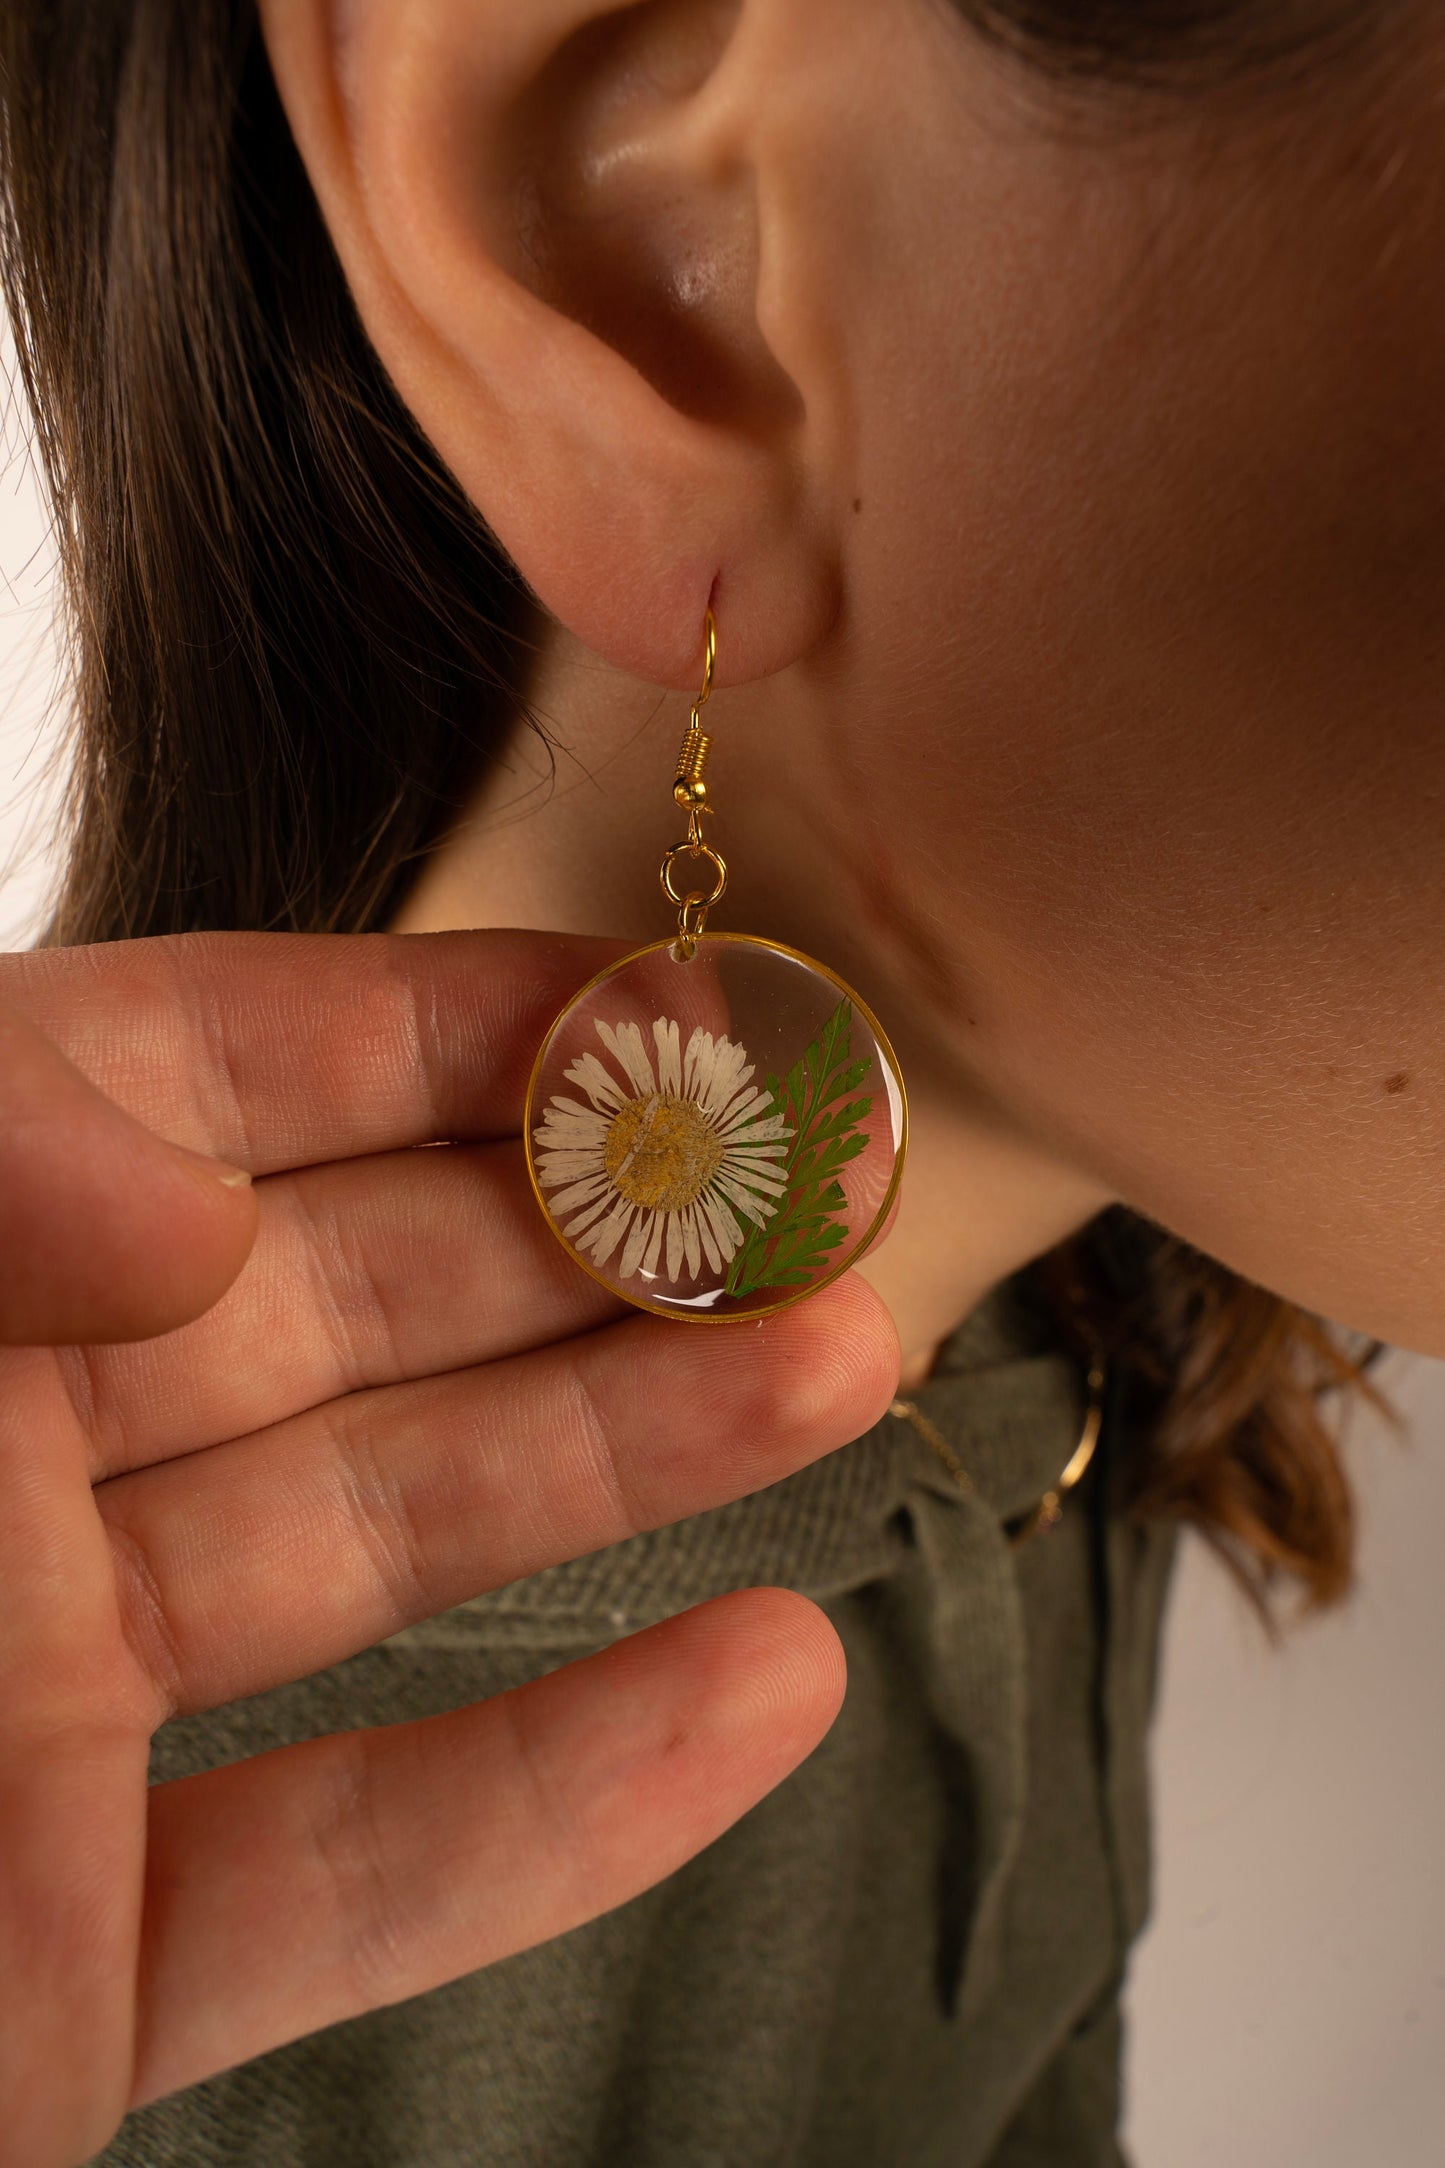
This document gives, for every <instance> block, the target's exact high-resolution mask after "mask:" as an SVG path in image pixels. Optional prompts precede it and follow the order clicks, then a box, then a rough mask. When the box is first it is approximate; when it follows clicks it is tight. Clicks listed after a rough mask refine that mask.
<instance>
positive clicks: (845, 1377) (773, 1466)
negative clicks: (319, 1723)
mask: <svg viewBox="0 0 1445 2168" xmlns="http://www.w3.org/2000/svg"><path fill="white" fill-rule="evenodd" d="M897 1375H898V1342H897V1336H896V1334H895V1333H894V1330H893V1326H892V1321H891V1320H890V1318H889V1316H888V1313H887V1311H886V1310H885V1309H884V1307H883V1304H882V1303H881V1302H880V1300H879V1299H878V1297H877V1296H876V1295H875V1294H874V1293H873V1291H872V1289H871V1288H870V1287H868V1285H867V1284H866V1282H864V1281H862V1280H860V1279H858V1278H857V1277H856V1276H853V1275H849V1276H848V1277H846V1278H844V1279H842V1280H840V1281H838V1282H837V1283H836V1284H835V1285H834V1286H832V1287H830V1288H827V1289H825V1290H824V1291H823V1292H822V1293H820V1294H818V1295H816V1296H814V1297H813V1298H812V1299H810V1300H809V1301H808V1302H807V1303H806V1304H805V1305H803V1306H802V1307H801V1308H793V1309H789V1310H784V1311H782V1312H781V1313H780V1314H777V1315H775V1316H773V1317H770V1318H766V1319H764V1320H761V1321H759V1322H754V1323H748V1322H742V1323H736V1324H729V1325H725V1326H719V1327H718V1328H717V1329H715V1330H711V1331H692V1332H689V1331H688V1330H686V1329H685V1328H679V1327H678V1326H677V1325H675V1324H672V1323H670V1322H667V1321H664V1320H659V1319H656V1318H644V1317H635V1318H630V1319H628V1320H626V1321H625V1322H623V1323H620V1324H614V1325H609V1326H607V1327H604V1328H603V1329H602V1330H601V1331H598V1332H594V1333H590V1334H587V1335H586V1336H585V1337H583V1338H582V1339H578V1340H569V1341H566V1342H564V1343H562V1344H561V1345H559V1346H555V1347H549V1348H536V1349H532V1350H530V1351H529V1352H528V1353H526V1354H523V1355H514V1356H512V1357H510V1358H508V1359H507V1360H505V1361H501V1362H494V1363H488V1364H486V1365H484V1366H483V1367H482V1368H480V1369H476V1370H468V1371H459V1372H456V1373H454V1374H452V1375H451V1376H448V1377H437V1378H430V1379H427V1380H424V1381H422V1382H420V1383H417V1384H411V1385H399V1386H385V1387H381V1388H379V1389H377V1390H374V1391H370V1392H362V1393H353V1394H350V1395H349V1396H348V1397H347V1398H345V1399H343V1400H339V1401H335V1402H333V1403H331V1404H330V1405H329V1406H327V1407H324V1408H314V1409H312V1410H310V1411H309V1412H308V1413H307V1414H305V1415H301V1416H296V1417H293V1418H292V1419H291V1420H290V1421H289V1422H286V1423H283V1424H279V1425H277V1426H275V1427H273V1428H271V1429H269V1430H265V1431H261V1432H259V1433H257V1434H256V1435H255V1436H253V1437H249V1438H238V1439H235V1440H233V1441H231V1442H230V1443H229V1444H226V1445H220V1446H213V1447H212V1448H211V1449H210V1450H209V1451H207V1452H203V1453H195V1454H191V1455H188V1456H186V1457H185V1458H183V1459H179V1460H172V1461H169V1462H166V1463H164V1464H162V1465H160V1466H157V1467H153V1468H145V1469H141V1470H138V1471H136V1472H135V1473H133V1474H130V1475H124V1476H119V1477H117V1478H116V1479H115V1480H114V1481H112V1482H109V1483H105V1484H102V1485H101V1487H100V1489H99V1490H98V1491H97V1492H96V1494H95V1496H96V1503H97V1505H98V1506H99V1508H100V1511H101V1514H102V1517H103V1518H104V1520H105V1523H106V1526H107V1529H108V1531H109V1532H110V1534H111V1536H112V1539H113V1550H114V1556H115V1560H116V1566H117V1574H118V1585H119V1591H120V1598H121V1602H122V1605H123V1607H124V1610H125V1613H126V1617H127V1624H128V1629H129V1638H130V1640H131V1643H132V1645H133V1647H135V1648H136V1649H137V1651H138V1652H139V1653H140V1654H141V1656H142V1659H143V1661H144V1662H145V1663H146V1666H147V1669H148V1671H149V1673H150V1676H151V1679H152V1681H153V1683H154V1686H155V1692H156V1704H157V1708H156V1720H157V1721H158V1722H159V1721H162V1720H164V1718H166V1717H168V1716H170V1715H173V1714H177V1713H182V1712H186V1711H190V1710H195V1709H203V1708H212V1707H215V1706H216V1705H217V1704H219V1703H221V1702H224V1701H231V1700H234V1699H236V1698H237V1697H238V1696H240V1695H243V1694H255V1693H260V1692H262V1691H264V1690H265V1689H266V1688H267V1687H271V1686H276V1685H279V1684H281V1683H282V1682H284V1681H285V1680H288V1679H294V1678H299V1677H301V1676H302V1675H303V1674H305V1673H307V1672H311V1671H316V1670H319V1669H321V1668H322V1667H323V1666H324V1665H327V1664H332V1663H336V1662H339V1661H340V1659H341V1658H343V1657H344V1656H348V1655H351V1654H353V1653H354V1652H355V1651H356V1650H357V1649H361V1648H367V1647H369V1646H371V1645H372V1644H373V1643H374V1642H376V1641H379V1640H382V1639H384V1638H385V1637H386V1636H387V1635H388V1634H392V1633H395V1632H397V1631H398V1630H399V1629H400V1628H401V1627H403V1626H406V1625H409V1624H411V1623H413V1622H414V1621H415V1620H417V1619H422V1618H427V1617H431V1616H433V1615H434V1614H435V1613H437V1612H439V1611H443V1610H446V1609H448V1608H449V1607H450V1606H452V1605H453V1604H457V1603H461V1602H463V1601H465V1599H466V1598H467V1597H469V1596H474V1595H476V1594H478V1593H479V1592H480V1591H482V1590H484V1589H491V1588H498V1587H501V1586H503V1585H504V1584H505V1583H507V1582H509V1581H514V1580H518V1579H520V1578H521V1577H522V1576H523V1575H526V1574H531V1573H536V1572H539V1571H540V1570H541V1569H542V1568H544V1567H546V1566H550V1565H555V1564H556V1563H557V1562H558V1561H560V1560H562V1559H569V1558H580V1557H583V1556H585V1555H586V1554H588V1553H590V1552H592V1551H597V1550H600V1549H602V1548H603V1547H604V1546H605V1545H608V1544H611V1543H617V1542H620V1541H622V1540H623V1539H624V1538H625V1537H628V1536H631V1535H635V1534H637V1533H638V1532H639V1531H640V1530H642V1529H644V1528H656V1527H661V1526H663V1525H664V1524H665V1523H667V1522H670V1521H675V1520H680V1519H682V1518H683V1517H684V1516H686V1515H690V1514H696V1513H703V1512H706V1511H707V1510H708V1509H709V1508H710V1507H713V1506H717V1505H722V1504H725V1503H726V1502H728V1501H729V1500H731V1499H734V1498H739V1497H742V1496H745V1495H746V1494H747V1493H749V1492H751V1491H754V1490H759V1489H762V1488H763V1487H764V1486H766V1485H768V1484H771V1483H776V1482H778V1481H779V1480H780V1479H781V1478H782V1477H783V1476H785V1475H788V1474H790V1473H792V1472H793V1471H794V1470H795V1469H797V1468H800V1467H803V1466H805V1465H806V1464H807V1463H808V1462H809V1461H812V1460H815V1459H816V1458H817V1457H818V1456H819V1455H820V1454H822V1453H825V1452H828V1451H830V1450H831V1449H832V1448H833V1447H835V1446H839V1445H842V1444H845V1443H846V1442H847V1441H848V1440H849V1439H852V1438H856V1437H858V1436H859V1435H860V1434H861V1433H862V1432H863V1431H865V1430H867V1429H868V1427H869V1426H870V1425H871V1424H872V1423H874V1422H875V1421H876V1420H877V1419H878V1417H879V1416H880V1415H881V1413H882V1411H883V1409H884V1408H885V1407H886V1406H887V1404H888V1400H889V1397H890V1395H891V1393H892V1392H893V1389H894V1386H895V1384H896V1382H897ZM747 1578H749V1576H748V1575H747V1574H746V1573H745V1574H744V1579H747Z"/></svg>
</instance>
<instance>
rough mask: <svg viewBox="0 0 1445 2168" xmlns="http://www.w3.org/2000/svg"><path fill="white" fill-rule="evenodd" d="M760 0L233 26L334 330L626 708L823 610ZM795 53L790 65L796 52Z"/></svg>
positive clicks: (797, 281) (783, 167)
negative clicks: (635, 685) (374, 366)
mask: <svg viewBox="0 0 1445 2168" xmlns="http://www.w3.org/2000/svg"><path fill="white" fill-rule="evenodd" d="M784 14H785V9H784V7H783V5H782V0H634V4H632V5H628V6H622V7H618V6H616V5H615V4H612V5H609V4H606V0H406V5H405V6H397V5H395V0H261V16H262V22H263V28H264V34H265V38H266V43H267V48H268V51H269V54H270V59H271V65H272V68H273V71H274V73H275V77H276V83H277V87H278V90H279V92H280V96H281V99H282V102H283V104H284V106H285V109H286V112H287V115H288V117H289V119H290V123H291V126H292V129H293V131H294V134H295V137H296V142H297V145H298V147H299V150H300V153H301V156H302V158H303V159H304V161H305V163H306V166H307V169H308V171H309V173H310V177H311V181H312V185H313V186H314V188H315V191H316V195H317V198H318V201H319V203H320V206H321V210H322V214H323V216H324V218H325V219H326V222H327V225H328V227H329V229H330V233H331V237H332V241H333V244H334V246H335V248H336V250H337V253H338V255H339V257H340V260H341V265H342V268H343V270H344V272H345V275H346V277H347V280H348V282H349V284H350V287H351V291H352V294H353V296H354V298H355V301H356V305H357V308H358V310H359V311H360V315H361V318H362V322H363V323H364V325H365V327H366V330H367V333H368V335H369V336H370V338H371V340H372V343H373V344H374V346H375V348H376V351H377V353H378V355H379V357H380V359H381V362H382V364H383V366H384V367H385V369H386V370H387V372H388V374H389V375H390V377H391V378H392V380H393V382H394V383H395V385H396V387H397V389H398V391H399V392H400V394H401V396H402V398H403V399H404V400H405V401H406V403H407V405H408V406H409V408H410V409H411V411H412V413H413V414H414V415H415V417H416V419H417V422H418V423H419V425H420V426H421V428H422V429H423V430H424V431H425V432H426V435H427V436H428V437H429V438H430V440H431V442H432V443H433V445H434V446H435V447H436V449H437V451H438V453H439V454H440V456H441V457H442V459H443V460H444V461H445V462H446V464H447V465H448V467H449V468H450V469H451V470H452V472H453V473H454V474H455V475H456V477H457V479H458V481H459V482H460V483H461V485H462V487H463V488H464V489H465V490H466V492H467V494H468V495H469V496H470V498H471V499H472V501H473V503H474V504H475V505H476V506H477V508H478V510H479V511H480V512H481V513H482V515H483V516H484V518H485V519H486V521H487V523H488V525H489V526H490V528H491V529H492V531H493V533H494V534H495V535H496V536H497V539H498V541H499V542H500V543H501V544H502V546H503V548H504V549H505V550H506V551H507V552H508V554H509V555H510V557H511V558H512V559H513V561H514V562H515V564H516V565H517V567H518V568H519V570H520V571H521V573H522V575H523V577H524V578H525V579H526V581H527V582H528V584H529V585H530V586H531V588H532V589H533V590H534V592H535V593H536V595H537V596H538V598H539V599H540V601H541V602H542V603H543V605H544V606H545V607H546V608H547V609H548V610H549V611H551V612H552V614H553V615H554V616H555V617H557V618H558V619H559V620H560V621H561V622H562V623H563V624H564V625H566V626H567V628H568V629H569V630H570V631H571V632H572V633H574V634H575V635H576V636H577V637H578V638H579V639H580V640H582V641H583V642H584V643H585V644H586V645H587V646H588V647H589V648H591V649H592V650H593V651H594V652H595V653H596V654H599V655H601V656H603V657H605V658H606V659H607V660H608V661H609V662H611V663H613V664H615V665H616V666H617V667H618V668H620V669H623V670H625V671H628V672H629V673H631V674H632V675H634V676H637V677H641V678H645V679H647V680H649V681H651V682H652V683H655V684H665V685H672V686H679V687H686V686H688V685H690V684H691V683H692V682H693V680H694V679H695V677H696V674H697V670H698V665H699V657H700V653H701V639H702V621H703V611H704V608H705V606H706V605H707V603H708V602H709V600H711V601H712V604H713V607H714V609H715V610H716V611H717V614H718V618H719V624H720V628H721V632H722V638H721V640H720V645H719V679H720V681H721V680H724V679H726V680H729V681H733V682H736V681H738V680H743V679H748V678H753V677H759V676H762V675H764V674H767V673H770V672H772V671H774V670H777V669H780V668H782V667H783V666H784V665H785V664H787V663H789V662H791V661H793V660H795V659H796V658H797V657H799V656H800V655H802V654H804V653H806V652H807V651H808V650H809V649H810V648H811V647H812V646H814V645H815V644H816V642H817V641H818V640H819V639H820V638H821V637H822V635H823V634H824V633H825V632H826V631H827V630H828V628H829V626H830V625H831V623H832V622H833V619H834V618H835V616H836V615H837V612H838V609H839V600H840V572H839V564H840V550H839V537H840V523H839V521H838V519H837V518H836V516H835V515H836V512H837V509H838V506H839V505H840V504H845V503H846V502H847V501H848V497H849V494H850V490H851V477H850V476H848V475H847V474H844V473H843V472H842V471H841V468H842V465H843V463H844V461H845V460H846V456H847V455H846V450H845V431H844V428H843V420H842V417H843V416H844V415H845V414H846V408H847V403H846V400H845V399H844V398H843V396H842V392H843V387H842V385H841V384H840V383H839V382H838V381H837V380H836V379H837V377H838V375H839V373H840V372H841V367H842V364H841V359H840V358H839V357H840V355H841V352H842V347H841V344H840V342H839V341H837V340H836V339H834V338H832V337H831V336H830V324H829V321H828V310H829V305H830V298H831V297H830V296H829V295H828V293H827V292H826V291H823V292H819V291H816V290H815V287H816V286H817V285H818V284H819V283H820V282H819V280H818V278H817V276H816V274H814V275H813V276H810V274H809V249H808V238H809V237H808V234H807V233H806V231H803V230H801V221H802V220H803V218H804V216H805V213H804V211H803V208H802V207H803V206H804V205H812V206H816V204H817V203H818V202H819V201H820V200H822V197H820V193H819V191H818V190H817V189H815V188H814V187H811V186H809V187H798V186H795V185H794V175H793V174H792V172H791V171H790V157H791V156H792V153H793V140H794V139H793V135H792V132H791V131H790V126H789V108H790V104H791V105H792V106H793V107H794V108H795V107H796V101H797V99H798V96H799V86H798V85H797V84H796V82H794V83H792V84H791V85H790V83H789V80H788V76H789V70H788V67H787V65H786V60H785V55H784V51H783V44H784V42H786V45H787V48H788V50H789V51H790V52H791V53H793V54H794V55H796V54H797V53H798V51H799V50H800V46H799V41H798V40H797V38H796V36H792V37H789V38H788V39H787V40H786V41H784V40H783V39H782V38H781V31H782V30H783V28H784V27H785V26H784V25H783V24H782V23H781V22H780V21H779V20H778V19H777V18H781V17H782V16H783V15H784ZM801 49H802V50H804V51H805V50H806V41H804V42H803V45H802V48H801Z"/></svg>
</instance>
